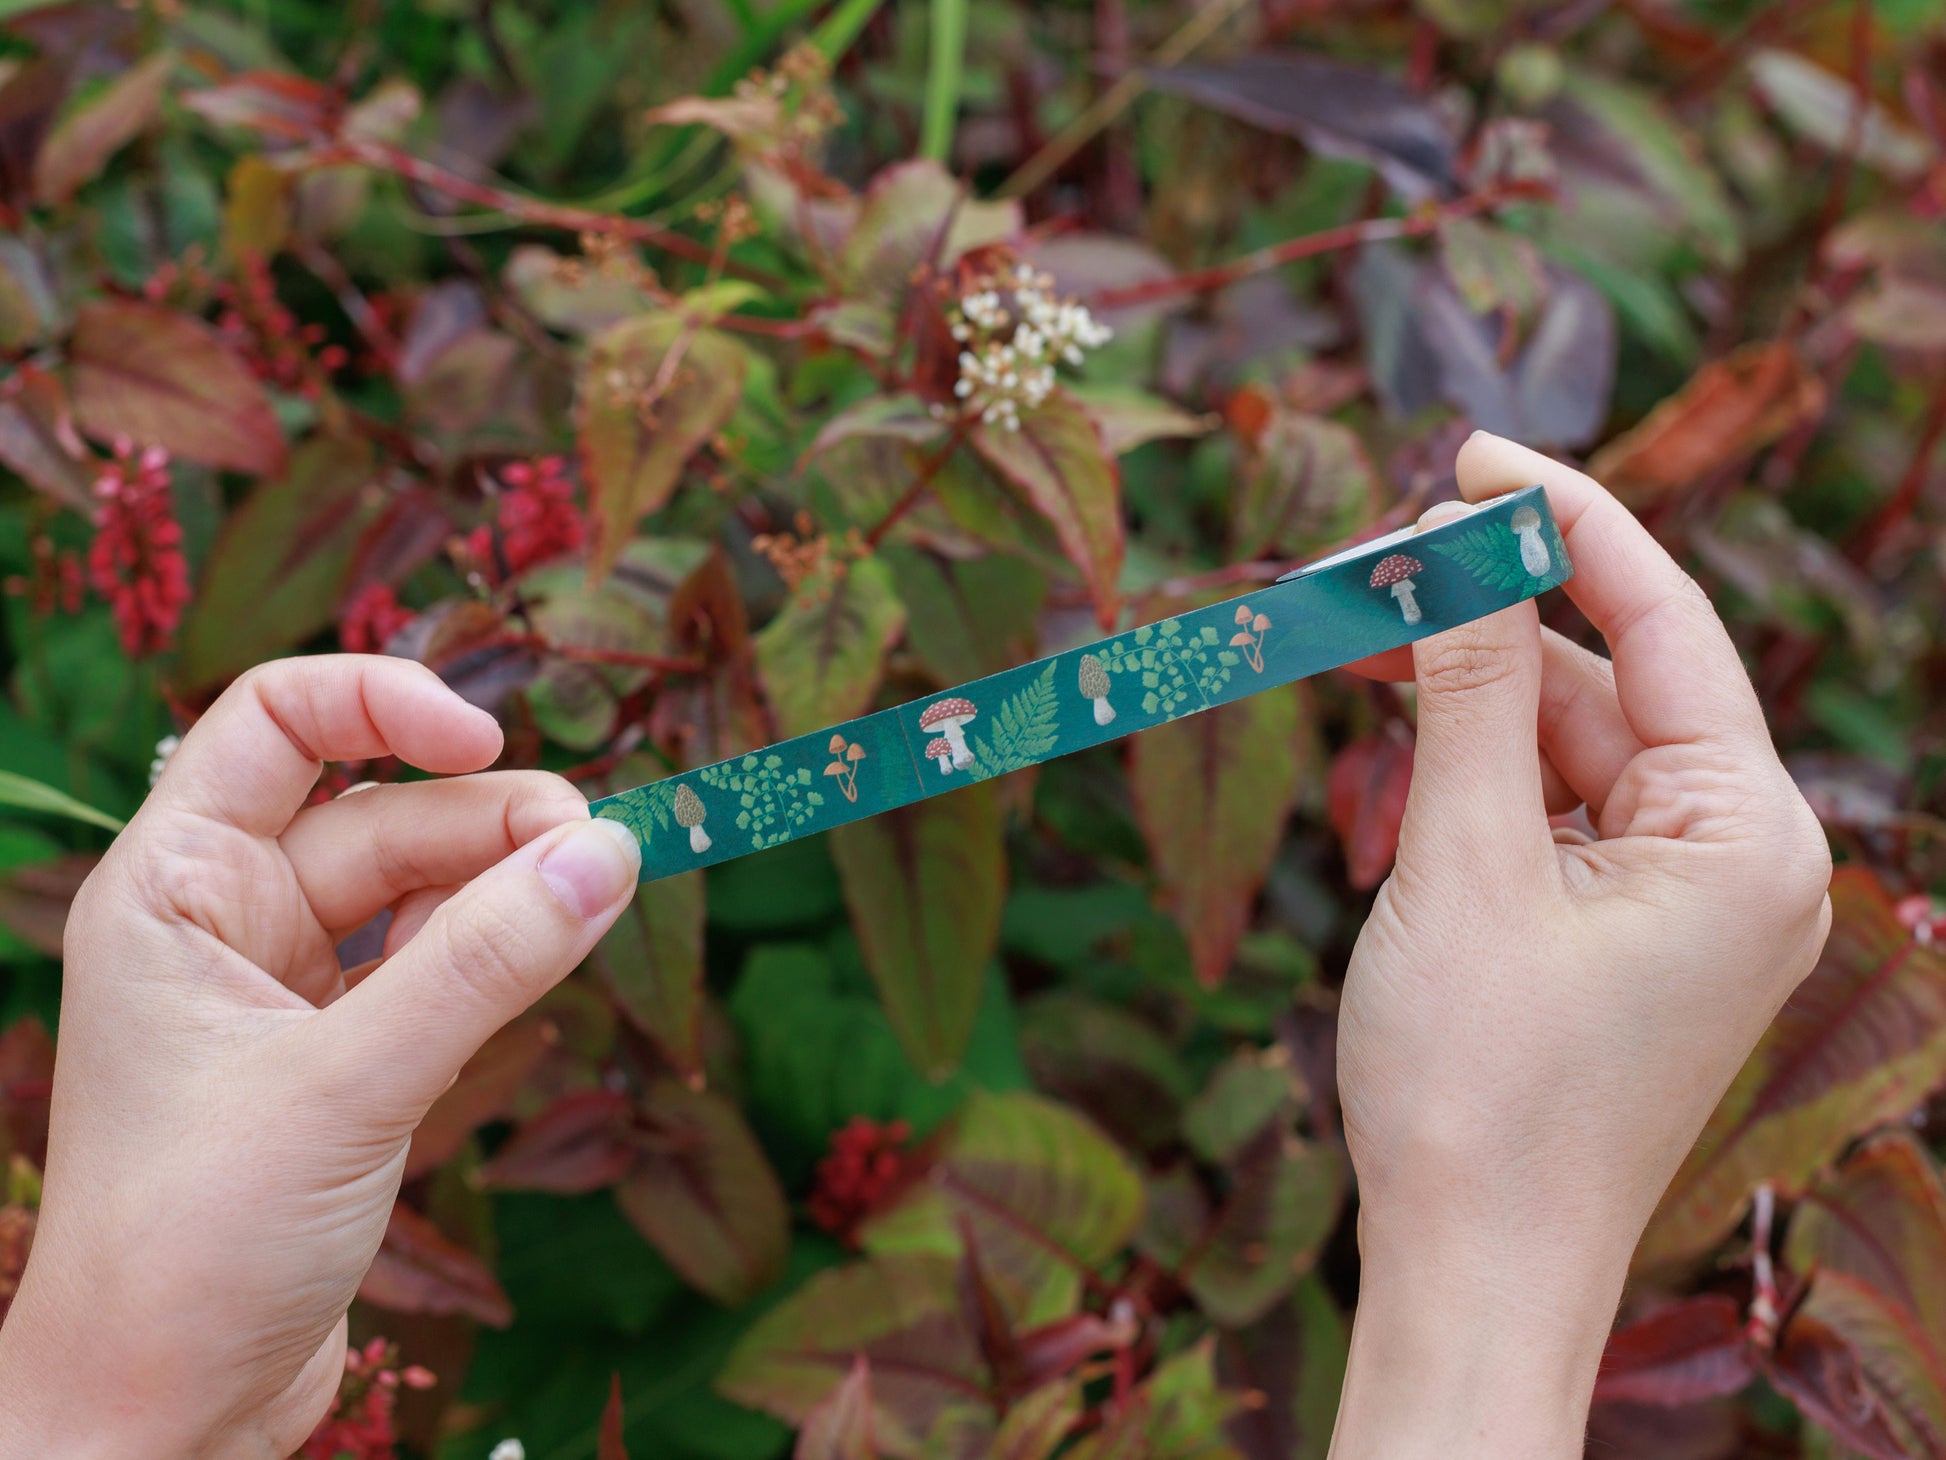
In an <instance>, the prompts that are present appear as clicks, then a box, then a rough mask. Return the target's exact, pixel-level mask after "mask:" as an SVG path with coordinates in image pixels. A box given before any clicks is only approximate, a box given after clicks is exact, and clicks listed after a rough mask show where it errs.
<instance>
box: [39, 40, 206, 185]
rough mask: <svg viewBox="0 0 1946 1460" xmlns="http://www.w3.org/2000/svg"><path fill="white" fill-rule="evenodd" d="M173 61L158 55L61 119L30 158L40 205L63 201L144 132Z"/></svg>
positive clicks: (161, 53)
mask: <svg viewBox="0 0 1946 1460" xmlns="http://www.w3.org/2000/svg"><path fill="white" fill-rule="evenodd" d="M175 63H176V57H175V54H174V53H173V52H171V51H158V52H156V53H155V54H154V55H152V56H150V57H149V58H148V59H147V60H145V61H142V62H141V63H139V64H138V65H136V66H133V67H131V68H130V69H129V70H127V71H124V72H123V73H122V74H121V75H120V76H117V77H116V78H115V79H114V81H112V82H110V83H109V85H108V86H107V87H106V88H105V89H104V90H103V91H102V92H101V93H100V94H99V95H97V96H94V97H91V98H90V99H89V100H88V101H86V102H84V103H83V104H82V105H81V106H80V107H78V108H76V109H75V110H74V111H73V112H71V113H70V114H69V115H67V116H65V117H63V118H62V119H61V124H60V125H59V126H57V127H56V128H55V129H54V132H53V134H52V135H51V136H50V137H48V139H47V141H46V143H45V144H43V145H42V147H41V151H40V156H39V157H37V158H35V159H34V192H35V194H36V196H37V197H38V198H39V200H40V201H41V202H42V203H48V204H55V203H65V202H66V201H67V200H68V199H69V197H71V196H72V195H73V193H74V190H75V189H76V188H78V187H80V186H81V185H82V184H83V183H85V182H88V181H90V180H91V179H92V178H94V176H95V175H96V174H97V173H99V172H100V171H101V169H102V168H103V167H104V166H105V165H106V164H107V162H108V159H109V158H110V157H112V156H114V155H115V153H116V152H117V151H119V150H120V149H121V148H122V146H123V145H124V144H126V143H127V142H129V141H131V140H133V139H134V138H135V137H136V136H137V135H138V134H140V133H141V132H143V131H145V130H147V128H148V126H149V124H150V123H151V122H153V121H154V120H155V117H156V113H157V112H158V111H159V110H160V108H161V105H162V88H163V86H164V85H165V84H166V83H167V82H168V80H169V72H170V70H171V69H172V68H173V67H174V65H175Z"/></svg>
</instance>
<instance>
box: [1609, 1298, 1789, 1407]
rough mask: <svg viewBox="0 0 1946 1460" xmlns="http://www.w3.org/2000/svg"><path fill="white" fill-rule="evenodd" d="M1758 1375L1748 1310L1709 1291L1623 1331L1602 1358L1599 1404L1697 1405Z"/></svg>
mask: <svg viewBox="0 0 1946 1460" xmlns="http://www.w3.org/2000/svg"><path fill="white" fill-rule="evenodd" d="M1755 1376H1756V1366H1755V1364H1754V1363H1753V1362H1752V1357H1751V1352H1750V1345H1749V1343H1748V1342H1747V1341H1746V1340H1745V1338H1744V1332H1743V1313H1742V1310H1740V1309H1739V1308H1738V1307H1737V1305H1736V1304H1735V1303H1734V1302H1732V1301H1731V1300H1730V1299H1729V1298H1726V1297H1724V1296H1723V1295H1722V1294H1721V1293H1705V1294H1703V1295H1702V1296H1700V1297H1695V1298H1684V1299H1682V1300H1681V1301H1679V1302H1675V1303H1671V1304H1670V1305H1669V1306H1668V1307H1666V1308H1663V1309H1661V1310H1659V1311H1658V1312H1655V1313H1652V1314H1650V1315H1649V1316H1648V1317H1647V1318H1643V1319H1639V1320H1637V1321H1636V1322H1634V1323H1631V1324H1629V1325H1627V1326H1626V1327H1624V1328H1620V1329H1617V1330H1616V1331H1615V1333H1614V1335H1613V1336H1612V1337H1611V1338H1610V1339H1609V1340H1608V1348H1607V1350H1606V1351H1605V1352H1604V1353H1603V1354H1602V1357H1601V1372H1600V1373H1599V1375H1598V1376H1597V1377H1596V1379H1595V1402H1596V1403H1597V1404H1600V1403H1602V1402H1604V1401H1608V1400H1622V1401H1625V1402H1629V1403H1635V1404H1663V1405H1676V1404H1694V1403H1695V1402H1696V1401H1697V1400H1700V1399H1710V1398H1713V1397H1715V1396H1717V1395H1723V1394H1735V1393H1737V1392H1738V1391H1739V1390H1741V1389H1742V1388H1743V1387H1744V1386H1745V1385H1746V1384H1748V1383H1749V1382H1750V1381H1751V1379H1752V1378H1754V1377H1755Z"/></svg>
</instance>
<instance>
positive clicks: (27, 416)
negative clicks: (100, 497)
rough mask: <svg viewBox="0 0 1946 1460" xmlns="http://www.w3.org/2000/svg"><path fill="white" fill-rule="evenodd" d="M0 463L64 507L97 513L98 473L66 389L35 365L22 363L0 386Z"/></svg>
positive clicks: (57, 380) (85, 513)
mask: <svg viewBox="0 0 1946 1460" xmlns="http://www.w3.org/2000/svg"><path fill="white" fill-rule="evenodd" d="M0 462H3V463H5V464H6V465H7V466H8V467H9V468H10V469H11V470H13V471H14V472H16V473H18V474H19V476H20V477H21V479H22V480H23V481H25V482H26V483H27V485H29V486H30V487H34V488H37V489H38V490H40V491H43V492H45V493H47V495H48V496H50V497H52V498H53V499H54V500H55V501H57V502H59V503H60V504H61V505H62V506H63V507H72V508H73V509H74V510H75V511H77V512H80V513H83V514H84V515H92V513H93V512H94V510H95V499H94V491H93V488H94V474H93V472H92V471H91V470H90V469H89V457H88V448H87V447H86V446H84V445H83V444H82V441H81V438H80V437H79V436H78V435H76V434H75V430H74V418H73V415H72V413H71V412H70V410H69V408H68V395H67V392H66V391H65V390H64V389H62V387H61V382H60V380H59V379H58V378H56V377H55V376H52V375H49V374H48V373H47V372H46V371H45V370H41V369H39V368H37V367H36V366H33V365H22V366H21V367H20V369H19V370H18V371H16V372H15V373H14V374H13V375H12V376H11V377H9V378H8V380H7V381H6V382H5V383H4V384H0Z"/></svg>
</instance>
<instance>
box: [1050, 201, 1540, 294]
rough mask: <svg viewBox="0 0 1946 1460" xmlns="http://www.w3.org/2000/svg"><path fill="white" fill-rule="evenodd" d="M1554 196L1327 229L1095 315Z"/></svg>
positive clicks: (1451, 206)
mask: <svg viewBox="0 0 1946 1460" xmlns="http://www.w3.org/2000/svg"><path fill="white" fill-rule="evenodd" d="M1552 195H1553V194H1552V192H1551V190H1550V189H1548V188H1547V187H1545V186H1544V185H1542V184H1539V183H1530V182H1511V183H1500V184H1496V185H1495V186H1493V187H1489V188H1483V189H1481V190H1480V191H1479V192H1477V193H1468V194H1467V195H1466V196H1465V197H1463V198H1456V199H1454V200H1453V201H1452V202H1450V203H1442V204H1439V205H1437V206H1434V207H1427V208H1422V209H1420V210H1418V211H1416V212H1413V213H1409V214H1407V215H1406V216H1405V217H1403V218H1368V219H1365V220H1363V221H1361V222H1358V223H1341V224H1339V225H1338V226H1337V227H1336V228H1326V229H1323V230H1321V231H1319V232H1317V233H1307V234H1304V235H1303V236H1301V237H1299V238H1287V239H1285V240H1284V241H1283V242H1282V243H1276V244H1272V245H1271V246H1270V247H1268V248H1260V249H1257V250H1256V251H1255V252H1253V253H1247V254H1244V255H1243V256H1242V257H1241V258H1235V259H1231V260H1230V261H1229V262H1228V263H1223V264H1215V265H1212V266H1211V267H1209V268H1207V269H1192V270H1190V271H1189V272H1188V273H1186V274H1176V275H1173V276H1171V277H1170V278H1167V279H1151V280H1149V281H1148V282H1147V283H1144V284H1129V285H1126V286H1124V287H1123V288H1120V289H1101V290H1098V291H1096V292H1095V293H1094V294H1092V295H1090V296H1088V298H1087V299H1086V301H1085V302H1086V303H1087V305H1088V306H1089V307H1090V308H1091V309H1125V308H1127V307H1128V306H1130V305H1133V304H1153V303H1156V302H1157V301H1159V300H1164V299H1178V298H1181V297H1183V296H1184V295H1189V294H1207V293H1209V292H1211V291H1212V290H1216V289H1223V288H1227V287H1228V286H1229V285H1231V284H1234V283H1236V282H1237V280H1239V279H1247V278H1249V277H1250V276H1251V275H1252V274H1261V273H1264V272H1265V271H1266V270H1269V269H1275V268H1281V267H1282V266H1283V265H1285V264H1290V263H1295V262H1297V260H1299V259H1308V258H1312V257H1315V256H1316V255H1318V254H1321V253H1330V252H1332V251H1334V250H1336V249H1341V248H1351V247H1353V246H1355V245H1357V244H1362V243H1377V242H1379V241H1381V240H1383V239H1390V238H1417V237H1420V236H1421V235H1423V234H1427V233H1433V232H1436V231H1437V230H1438V228H1439V227H1440V225H1441V224H1443V223H1450V222H1451V221H1452V220H1453V219H1455V218H1466V217H1470V216H1471V215H1472V214H1475V213H1484V212H1486V211H1487V210H1488V209H1491V208H1496V207H1498V206H1499V205H1500V204H1502V203H1506V202H1510V201H1513V200H1515V199H1519V198H1548V197H1551V196H1552Z"/></svg>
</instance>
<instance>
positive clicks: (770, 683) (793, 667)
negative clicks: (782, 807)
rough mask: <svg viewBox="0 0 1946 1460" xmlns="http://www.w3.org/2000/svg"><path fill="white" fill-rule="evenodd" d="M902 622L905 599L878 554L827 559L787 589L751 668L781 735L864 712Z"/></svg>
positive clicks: (760, 636) (759, 642)
mask: <svg viewBox="0 0 1946 1460" xmlns="http://www.w3.org/2000/svg"><path fill="white" fill-rule="evenodd" d="M904 627H905V606H904V605H903V604H901V603H900V602H899V599H898V595H897V594H896V593H895V592H894V591H893V589H892V574H891V570H890V569H888V568H887V567H886V566H885V564H884V563H882V562H880V561H879V560H878V559H877V558H861V559H859V560H858V561H857V562H855V563H851V564H848V565H845V566H842V567H840V566H836V565H827V566H826V567H825V569H824V570H823V571H821V572H818V573H814V574H812V575H811V576H810V577H808V578H806V579H805V580H804V581H803V582H801V583H799V584H798V585H797V587H796V588H794V589H792V590H791V596H790V598H789V599H788V600H786V602H785V604H784V607H783V610H782V611H781V612H780V613H779V614H778V615H777V617H776V618H774V619H772V620H771V621H770V623H769V624H767V625H765V627H764V630H763V632H762V633H760V634H758V635H757V637H756V647H757V669H758V673H759V674H760V676H761V678H762V680H763V686H764V690H765V692H766V693H767V694H768V695H769V697H770V703H771V706H772V708H773V709H775V711H776V712H777V728H778V730H779V731H780V732H782V734H783V735H784V736H786V737H790V736H794V735H808V734H810V733H811V732H812V731H813V730H820V729H823V728H824V727H825V726H827V725H834V724H836V723H838V722H839V721H841V720H849V719H851V718H853V717H854V716H857V715H862V714H863V713H864V712H865V711H866V710H867V709H869V708H870V707H871V699H872V693H873V691H875V690H876V689H877V688H878V681H879V676H880V675H881V674H883V673H884V670H885V655H886V653H887V652H888V651H889V650H890V649H891V647H892V644H893V641H894V640H896V639H897V638H898V637H899V631H900V630H901V629H903V628H904Z"/></svg>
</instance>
